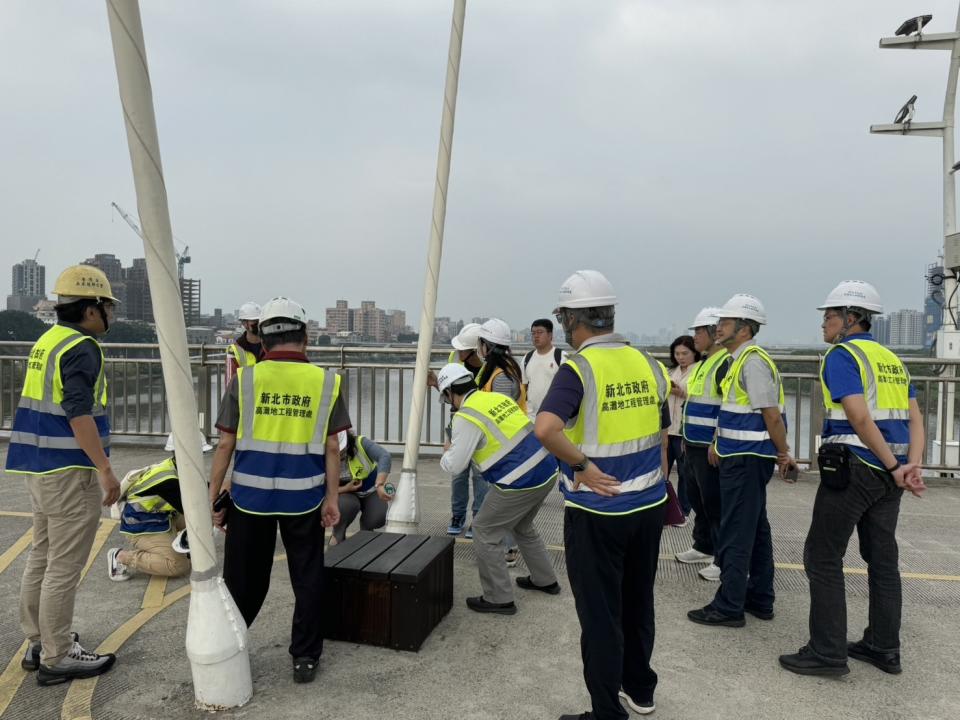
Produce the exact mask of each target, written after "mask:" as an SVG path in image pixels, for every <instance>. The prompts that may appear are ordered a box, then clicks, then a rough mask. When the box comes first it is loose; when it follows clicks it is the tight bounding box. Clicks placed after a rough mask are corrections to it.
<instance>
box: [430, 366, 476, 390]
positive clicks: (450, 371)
mask: <svg viewBox="0 0 960 720" xmlns="http://www.w3.org/2000/svg"><path fill="white" fill-rule="evenodd" d="M464 378H470V379H471V380H472V379H473V373H472V372H470V371H469V370H467V368H465V367H464V366H463V365H461V364H460V363H448V364H447V365H444V366H443V367H442V368H440V374H438V375H437V390H439V391H440V393H441V394H442V393H443V391H444V390H446V389H447V388H449V387H450V386H451V385H453V384H454V383H456V382H457V381H458V380H463V379H464Z"/></svg>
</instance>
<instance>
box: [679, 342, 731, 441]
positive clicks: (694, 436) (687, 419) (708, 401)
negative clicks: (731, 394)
mask: <svg viewBox="0 0 960 720" xmlns="http://www.w3.org/2000/svg"><path fill="white" fill-rule="evenodd" d="M729 357H730V353H728V352H727V351H726V350H723V349H718V350H715V351H714V353H713V354H712V355H710V356H709V357H707V359H706V360H701V361H700V362H699V363H697V367H696V368H695V369H694V371H693V375H692V376H691V377H690V380H689V382H687V401H686V403H684V406H683V439H684V440H686V441H687V442H688V443H692V444H694V445H709V444H710V443H712V442H713V436H714V434H715V432H716V429H717V418H718V417H719V416H720V404H721V397H720V393H719V392H718V391H717V371H718V370H719V369H720V368H721V366H722V365H723V363H724V362H726V360H727V358H729Z"/></svg>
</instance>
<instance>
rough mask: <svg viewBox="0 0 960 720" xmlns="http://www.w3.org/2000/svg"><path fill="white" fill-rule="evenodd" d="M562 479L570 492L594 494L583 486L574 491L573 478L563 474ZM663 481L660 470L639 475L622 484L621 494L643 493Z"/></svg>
mask: <svg viewBox="0 0 960 720" xmlns="http://www.w3.org/2000/svg"><path fill="white" fill-rule="evenodd" d="M560 478H561V482H563V486H564V487H565V488H566V489H567V491H568V492H591V493H592V492H593V490H591V489H590V488H588V487H587V486H586V485H581V486H580V487H579V488H577V489H576V490H574V489H573V480H572V479H571V478H569V477H567V476H566V475H564V474H562V473H561V475H560ZM662 479H663V473H662V471H661V470H660V468H657V469H656V470H651V471H650V472H648V473H644V474H643V475H638V476H637V477H635V478H633V479H631V480H627V481H625V482H622V483H620V492H619V494H620V495H623V494H625V493H631V492H641V491H643V490H649V489H650V488H652V487H653V486H654V485H656V484H657V483H659V482H660V481H661V480H662Z"/></svg>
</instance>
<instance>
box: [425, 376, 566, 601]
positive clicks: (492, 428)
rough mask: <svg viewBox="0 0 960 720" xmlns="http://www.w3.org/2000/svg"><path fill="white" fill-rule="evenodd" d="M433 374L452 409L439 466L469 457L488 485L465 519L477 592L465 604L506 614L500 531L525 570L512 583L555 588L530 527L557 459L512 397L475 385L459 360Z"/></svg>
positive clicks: (461, 464) (508, 591) (460, 465)
mask: <svg viewBox="0 0 960 720" xmlns="http://www.w3.org/2000/svg"><path fill="white" fill-rule="evenodd" d="M437 379H438V389H439V390H440V394H441V396H442V399H443V401H444V402H448V403H450V405H452V406H453V407H454V408H455V409H456V410H457V413H456V415H454V416H453V428H452V433H451V438H450V440H449V441H448V442H447V444H446V446H445V448H444V453H443V457H442V458H441V459H440V467H441V468H443V470H444V471H445V472H449V473H454V474H457V473H460V472H462V471H463V470H465V469H466V468H467V467H468V466H469V465H470V464H471V463H472V464H474V465H476V466H477V468H478V469H479V471H480V473H481V474H482V475H483V479H484V480H485V481H486V482H488V483H490V485H491V487H490V492H489V493H488V494H487V496H486V499H485V500H484V502H483V507H482V508H480V512H479V513H478V514H477V516H476V518H475V519H474V521H473V530H474V539H473V544H474V548H475V550H476V554H477V566H478V569H479V571H480V585H481V587H482V588H483V594H482V595H479V596H477V597H468V598H467V607H469V608H470V609H471V610H474V611H476V612H483V613H497V614H501V615H513V614H514V613H516V611H517V607H516V604H515V603H514V601H513V585H512V583H511V582H510V574H509V572H508V571H507V565H506V562H505V558H504V554H503V542H504V538H505V537H507V536H508V534H512V535H513V537H514V538H515V540H516V543H517V545H518V546H519V548H520V554H521V555H522V556H523V559H524V561H526V564H527V567H528V568H529V569H530V575H528V576H527V577H518V578H517V579H516V583H517V585H518V586H519V587H521V588H524V589H526V590H539V591H541V592H544V593H547V594H549V595H556V594H557V593H559V592H560V584H559V583H558V582H557V576H556V574H555V573H554V570H553V563H551V562H550V556H549V555H548V554H547V549H546V546H545V545H544V544H543V539H542V538H541V537H540V534H539V533H538V532H537V530H536V528H534V526H533V521H534V519H535V518H536V516H537V512H538V511H539V510H540V506H541V505H542V504H543V501H544V500H545V499H546V497H547V496H548V495H549V494H550V491H551V490H552V489H553V487H554V486H555V485H556V482H557V462H556V460H554V458H553V457H551V455H550V454H549V453H548V452H547V451H546V450H545V449H544V447H543V446H542V445H541V444H540V441H539V440H537V438H536V436H535V435H534V433H533V425H532V423H531V422H530V420H529V419H528V418H527V416H526V414H525V413H524V412H523V410H521V409H520V406H519V405H517V403H516V402H515V401H514V400H512V399H511V398H509V397H507V396H506V395H503V394H501V393H497V392H481V391H479V390H477V386H476V382H475V381H474V378H473V375H472V374H471V373H470V371H469V370H467V369H466V368H465V367H464V366H463V365H457V364H449V365H446V366H445V367H444V368H443V369H442V370H441V371H440V374H439V375H438V378H437Z"/></svg>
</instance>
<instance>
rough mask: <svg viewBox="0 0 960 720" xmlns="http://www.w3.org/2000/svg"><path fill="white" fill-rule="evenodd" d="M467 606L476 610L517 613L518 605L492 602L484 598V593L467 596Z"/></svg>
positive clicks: (508, 613) (506, 613) (501, 613)
mask: <svg viewBox="0 0 960 720" xmlns="http://www.w3.org/2000/svg"><path fill="white" fill-rule="evenodd" d="M467 607H468V608H470V609H471V610H473V611H474V612H481V613H497V614H498V615H516V613H517V606H516V604H515V603H512V602H508V603H492V602H488V601H487V600H484V599H483V596H482V595H478V596H477V597H468V598H467Z"/></svg>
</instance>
